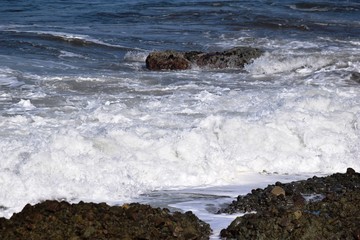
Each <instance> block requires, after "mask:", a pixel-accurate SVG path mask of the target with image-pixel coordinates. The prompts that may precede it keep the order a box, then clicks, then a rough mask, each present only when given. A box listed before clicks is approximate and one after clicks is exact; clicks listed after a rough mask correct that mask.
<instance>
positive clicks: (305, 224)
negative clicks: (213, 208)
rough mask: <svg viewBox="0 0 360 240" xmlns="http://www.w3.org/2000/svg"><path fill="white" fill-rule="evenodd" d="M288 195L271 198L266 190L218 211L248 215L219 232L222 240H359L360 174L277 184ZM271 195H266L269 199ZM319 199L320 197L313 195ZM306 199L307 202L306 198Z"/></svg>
mask: <svg viewBox="0 0 360 240" xmlns="http://www.w3.org/2000/svg"><path fill="white" fill-rule="evenodd" d="M275 185H276V186H275V187H277V186H279V187H280V186H281V188H283V189H284V190H285V192H286V195H282V194H281V195H279V196H277V197H271V195H274V194H273V193H272V191H273V189H275V187H274V185H269V186H268V187H266V188H265V189H256V190H253V191H252V193H250V194H248V195H246V196H239V197H238V198H237V200H236V201H234V202H233V203H232V204H230V206H229V207H228V208H226V209H223V210H222V212H242V211H248V210H249V209H251V210H254V211H257V213H256V214H246V215H244V216H242V217H238V218H237V219H235V220H234V221H233V222H232V223H231V224H230V225H229V227H228V228H226V229H223V230H222V231H221V237H222V238H225V239H294V240H295V239H359V236H360V234H359V227H358V226H360V174H359V173H357V172H355V170H353V169H351V168H348V169H347V171H346V173H345V174H340V173H336V174H333V175H331V176H327V177H313V178H309V179H307V180H305V181H297V182H292V183H286V184H282V183H276V184H275ZM269 193H270V194H269ZM314 194H316V195H321V196H323V197H321V198H312V196H313V195H314ZM304 196H305V197H306V198H307V199H308V200H307V201H306V200H305V197H304Z"/></svg>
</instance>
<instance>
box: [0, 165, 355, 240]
mask: <svg viewBox="0 0 360 240" xmlns="http://www.w3.org/2000/svg"><path fill="white" fill-rule="evenodd" d="M254 211H256V213H253V212H254ZM238 212H244V213H247V214H245V215H244V216H242V217H238V218H236V219H235V220H234V221H233V222H232V223H231V224H230V225H229V226H228V227H227V228H226V229H223V230H222V231H221V238H222V239H359V240H360V173H357V172H355V171H354V170H353V169H351V168H348V169H347V171H346V173H344V174H342V173H335V174H333V175H330V176H327V177H316V176H314V177H313V178H309V179H307V180H303V181H295V182H291V183H280V182H276V183H275V184H273V185H268V186H267V187H266V188H264V189H254V190H252V192H251V193H249V194H247V195H245V196H238V198H237V199H236V200H235V201H233V202H232V203H231V204H229V206H228V207H226V208H224V209H220V210H219V213H226V214H232V213H238ZM210 234H211V229H210V226H209V225H208V224H207V223H205V222H203V221H201V220H200V219H198V218H197V217H196V216H195V215H194V214H193V213H192V212H186V213H180V212H174V213H171V212H170V211H169V210H168V209H166V208H164V209H161V208H153V207H151V206H149V205H143V204H138V203H131V204H125V205H123V206H109V205H107V204H105V203H99V204H95V203H84V202H80V203H78V204H69V203H67V202H59V201H49V200H48V201H44V202H42V203H39V204H36V205H34V206H31V205H29V204H28V205H26V206H25V207H24V209H23V210H22V211H21V212H19V213H16V214H14V215H13V216H12V217H11V218H10V219H5V218H0V239H8V240H12V239H71V240H76V239H77V240H79V239H209V236H210Z"/></svg>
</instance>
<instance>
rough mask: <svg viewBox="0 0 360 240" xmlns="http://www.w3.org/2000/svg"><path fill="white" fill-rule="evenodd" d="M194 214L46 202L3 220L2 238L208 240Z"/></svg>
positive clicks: (206, 229) (205, 228)
mask: <svg viewBox="0 0 360 240" xmlns="http://www.w3.org/2000/svg"><path fill="white" fill-rule="evenodd" d="M210 232H211V230H210V227H209V225H208V224H206V223H204V222H202V221H201V220H199V219H198V218H197V217H196V216H195V215H194V214H193V213H191V212H186V213H180V212H175V213H170V212H169V211H168V210H167V209H160V208H152V207H150V206H148V205H141V204H137V203H132V204H127V205H124V206H114V207H111V206H108V205H107V204H104V203H100V204H95V203H83V202H80V203H78V204H69V203H67V202H58V201H45V202H42V203H39V204H36V205H34V206H31V205H29V204H28V205H26V206H25V207H24V209H23V210H22V211H21V212H20V213H17V214H14V215H13V216H12V217H11V218H10V219H9V220H8V219H4V218H0V239H7V240H12V239H73V240H77V239H104V240H105V239H208V238H209V235H210Z"/></svg>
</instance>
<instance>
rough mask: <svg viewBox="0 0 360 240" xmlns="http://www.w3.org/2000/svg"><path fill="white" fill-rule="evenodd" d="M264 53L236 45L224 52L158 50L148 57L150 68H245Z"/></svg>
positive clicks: (147, 65)
mask: <svg viewBox="0 0 360 240" xmlns="http://www.w3.org/2000/svg"><path fill="white" fill-rule="evenodd" d="M262 53H263V51H262V50H260V49H258V48H251V47H236V48H232V49H230V50H226V51H223V52H212V53H204V52H197V51H191V52H176V51H156V52H152V53H150V54H149V55H148V57H147V58H146V67H147V68H148V69H149V70H185V69H190V68H191V67H192V66H198V67H202V68H214V69H222V68H243V67H244V65H245V64H248V63H251V61H252V60H253V59H255V58H258V57H260V56H261V54H262Z"/></svg>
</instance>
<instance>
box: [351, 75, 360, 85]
mask: <svg viewBox="0 0 360 240" xmlns="http://www.w3.org/2000/svg"><path fill="white" fill-rule="evenodd" d="M350 78H351V80H353V81H355V82H357V83H360V72H353V73H352V74H351V77H350Z"/></svg>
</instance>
